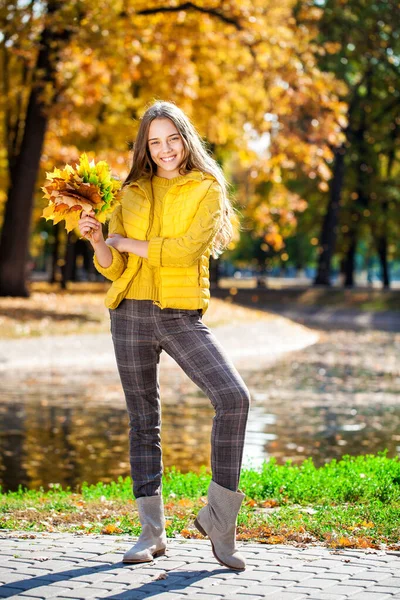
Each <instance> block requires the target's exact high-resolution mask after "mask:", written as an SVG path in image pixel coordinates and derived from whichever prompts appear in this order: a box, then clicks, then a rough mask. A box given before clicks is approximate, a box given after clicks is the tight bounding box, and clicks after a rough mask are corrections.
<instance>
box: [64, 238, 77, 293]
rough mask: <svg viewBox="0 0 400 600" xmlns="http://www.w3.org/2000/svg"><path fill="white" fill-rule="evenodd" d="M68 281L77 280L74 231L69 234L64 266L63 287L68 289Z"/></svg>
mask: <svg viewBox="0 0 400 600" xmlns="http://www.w3.org/2000/svg"><path fill="white" fill-rule="evenodd" d="M68 281H76V236H75V234H74V232H73V231H70V232H69V234H68V240H67V247H66V249H65V260H64V265H63V268H62V280H61V288H62V289H63V290H65V289H67V283H68Z"/></svg>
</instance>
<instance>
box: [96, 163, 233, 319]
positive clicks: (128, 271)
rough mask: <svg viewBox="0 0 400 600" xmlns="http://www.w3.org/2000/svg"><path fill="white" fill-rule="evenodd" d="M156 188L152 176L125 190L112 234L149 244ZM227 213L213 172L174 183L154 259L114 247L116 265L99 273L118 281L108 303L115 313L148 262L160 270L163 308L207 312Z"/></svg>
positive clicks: (154, 240) (152, 250) (153, 247)
mask: <svg viewBox="0 0 400 600" xmlns="http://www.w3.org/2000/svg"><path fill="white" fill-rule="evenodd" d="M151 205H152V188H151V180H150V179H149V178H141V179H139V180H138V181H135V182H133V183H131V184H129V185H127V186H125V188H124V189H123V191H122V194H121V197H120V206H118V207H117V208H116V210H115V211H114V213H113V215H112V217H111V220H110V224H109V232H110V233H119V234H122V235H126V237H129V238H133V239H137V240H148V233H149V231H150V229H151V224H152V223H151V215H152V210H151ZM222 210H223V196H222V191H221V188H220V185H219V184H218V182H217V181H216V180H215V178H214V177H213V176H211V175H209V174H208V173H202V172H200V171H197V170H193V171H191V172H190V173H188V174H187V175H185V176H184V177H182V179H181V181H179V183H175V184H173V185H172V186H171V187H170V188H169V189H168V191H167V192H166V194H165V196H164V198H163V210H162V215H161V230H160V236H159V237H155V238H152V239H151V240H149V241H150V243H149V252H148V258H147V259H146V258H143V257H141V256H138V255H136V254H131V253H129V254H128V253H122V254H121V253H119V252H118V251H117V250H115V248H110V249H111V251H112V254H113V263H112V265H111V266H110V267H108V268H102V267H101V266H100V265H99V263H98V261H97V258H96V256H95V257H94V264H95V266H96V268H97V270H98V271H99V272H101V273H103V274H104V275H105V276H106V277H108V278H109V279H112V280H113V284H112V285H111V287H110V288H109V290H108V292H107V295H106V299H105V305H106V307H107V308H110V309H114V308H116V307H117V306H118V305H119V304H120V302H121V301H122V300H123V299H124V298H125V296H126V294H127V292H128V290H129V288H130V286H131V285H132V283H133V281H134V279H135V276H136V274H137V273H138V271H139V269H140V267H141V264H142V261H144V260H148V261H149V265H151V266H152V267H154V268H158V269H159V281H160V290H159V292H160V293H159V300H160V301H159V302H157V301H154V302H153V304H156V305H157V306H159V307H160V308H161V309H163V308H182V309H190V310H193V309H198V308H200V309H201V310H202V314H204V313H205V312H206V310H207V308H208V305H209V300H210V282H209V258H210V254H211V243H212V241H213V239H214V237H215V235H216V233H217V232H218V230H219V227H220V220H221V215H222Z"/></svg>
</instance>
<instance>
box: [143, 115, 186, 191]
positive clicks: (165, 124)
mask: <svg viewBox="0 0 400 600" xmlns="http://www.w3.org/2000/svg"><path fill="white" fill-rule="evenodd" d="M148 146H149V151H150V155H151V158H152V159H153V161H154V162H155V164H156V165H157V175H158V176H159V177H166V178H167V179H172V178H173V177H178V175H180V173H179V167H180V165H181V163H182V161H183V159H184V156H185V147H184V145H183V141H182V137H181V135H180V133H179V132H178V130H177V128H176V127H175V125H174V123H173V122H172V121H171V120H170V119H154V120H153V121H152V122H151V124H150V127H149V137H148Z"/></svg>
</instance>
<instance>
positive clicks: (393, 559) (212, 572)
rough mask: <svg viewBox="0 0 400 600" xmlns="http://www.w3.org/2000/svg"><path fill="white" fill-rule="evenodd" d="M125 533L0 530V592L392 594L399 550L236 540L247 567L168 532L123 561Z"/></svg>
mask: <svg viewBox="0 0 400 600" xmlns="http://www.w3.org/2000/svg"><path fill="white" fill-rule="evenodd" d="M132 541H133V538H130V537H129V536H122V537H119V536H105V535H82V534H62V533H51V534H50V533H49V534H46V533H35V534H29V533H25V532H11V531H10V532H7V531H3V532H1V533H0V598H10V597H15V596H20V597H21V598H31V599H32V600H33V599H38V598H64V599H67V598H68V600H72V599H76V600H79V599H81V598H82V599H86V598H108V599H110V600H111V599H112V600H117V599H120V600H142V598H155V599H156V600H178V599H182V600H185V599H188V598H190V599H191V598H193V600H218V599H219V598H225V599H228V600H233V599H234V598H235V599H236V598H238V599H242V600H252V599H253V598H254V600H258V599H260V598H261V599H262V598H268V599H270V600H303V599H304V600H347V599H350V600H389V599H390V598H397V599H400V553H395V552H384V551H375V550H331V549H328V548H324V547H318V546H308V547H305V548H294V547H292V546H284V545H277V546H268V545H264V544H254V543H239V545H240V547H241V551H242V552H243V553H244V555H245V556H246V560H247V568H246V570H245V571H243V572H235V571H231V570H229V569H226V568H225V567H222V566H220V565H219V564H218V563H216V561H215V560H214V558H213V556H212V552H211V549H210V544H209V542H208V540H184V539H172V540H169V542H168V550H167V556H165V557H161V558H159V559H157V560H156V561H154V562H153V563H146V564H143V565H124V564H123V563H122V562H121V560H122V555H123V553H124V551H125V550H126V549H127V548H129V547H130V546H131V545H132Z"/></svg>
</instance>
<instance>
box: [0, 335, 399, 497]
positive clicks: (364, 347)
mask: <svg viewBox="0 0 400 600" xmlns="http://www.w3.org/2000/svg"><path fill="white" fill-rule="evenodd" d="M399 350H400V334H391V333H387V332H378V331H375V332H350V331H334V332H322V334H321V337H320V341H319V342H318V343H317V344H314V345H313V346H310V347H308V348H306V349H304V350H301V351H297V352H292V353H291V354H289V355H287V356H286V357H285V358H283V359H281V360H280V361H279V362H278V363H276V364H275V365H274V366H271V367H269V368H263V369H262V370H259V371H257V370H254V369H253V370H251V371H250V370H249V371H247V370H244V369H240V373H241V375H242V377H243V379H244V380H245V382H246V384H247V385H248V387H249V390H250V392H251V395H252V406H251V411H250V416H249V422H248V427H247V435H246V446H245V452H244V466H255V467H258V466H259V465H260V464H261V463H262V462H263V461H264V460H268V459H269V458H270V457H271V456H275V457H276V458H277V461H278V463H280V464H283V463H284V462H285V461H287V460H292V461H293V463H300V462H301V461H302V460H304V458H306V457H309V456H311V457H312V458H313V460H314V463H315V464H316V465H322V464H324V463H325V462H327V461H328V460H330V459H332V458H340V457H341V456H343V455H344V454H354V455H356V454H367V453H376V452H378V451H379V450H384V449H385V448H387V449H388V456H392V457H393V456H398V455H400V352H399ZM160 384H161V396H162V411H163V416H162V422H163V425H162V442H163V461H164V466H165V467H170V466H172V465H174V466H176V467H177V468H178V469H180V470H181V471H183V472H185V471H188V470H198V469H199V468H200V466H201V465H207V466H209V464H210V463H209V454H210V448H209V443H210V433H211V425H212V418H213V414H214V411H213V409H212V406H211V404H210V402H209V400H208V399H207V398H206V397H205V396H204V395H203V393H202V392H201V391H200V390H199V389H198V388H197V387H196V386H195V385H194V384H193V383H192V382H191V381H190V380H189V379H188V378H187V377H186V375H185V374H184V373H183V372H182V371H181V370H180V369H179V368H178V367H177V368H176V369H168V370H166V371H164V372H163V370H162V368H161V379H160ZM0 397H1V402H0V484H1V486H2V491H8V490H16V489H18V486H19V485H23V486H24V487H28V488H30V489H38V488H39V487H40V486H43V488H44V489H48V487H49V485H50V484H51V483H60V484H61V485H62V486H70V487H71V489H76V487H77V486H79V484H81V483H82V482H83V481H86V482H88V483H96V482H97V481H104V482H108V481H112V480H116V479H117V478H118V476H120V475H121V476H123V477H125V476H128V475H129V474H130V471H129V462H128V418H127V413H126V410H125V404H124V399H123V394H122V389H121V387H120V383H119V379H118V374H117V373H116V372H115V371H106V372H96V371H92V372H88V373H82V372H81V373H75V374H74V373H63V372H61V371H59V372H52V373H42V374H28V373H24V374H19V375H18V378H17V377H15V376H14V377H12V376H11V375H7V376H5V377H3V379H2V382H1V383H0Z"/></svg>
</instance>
